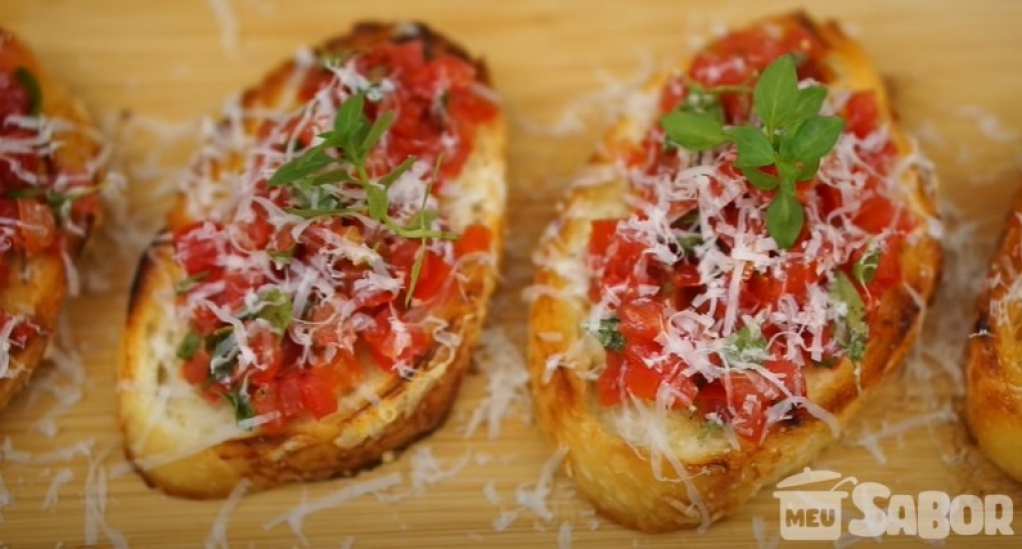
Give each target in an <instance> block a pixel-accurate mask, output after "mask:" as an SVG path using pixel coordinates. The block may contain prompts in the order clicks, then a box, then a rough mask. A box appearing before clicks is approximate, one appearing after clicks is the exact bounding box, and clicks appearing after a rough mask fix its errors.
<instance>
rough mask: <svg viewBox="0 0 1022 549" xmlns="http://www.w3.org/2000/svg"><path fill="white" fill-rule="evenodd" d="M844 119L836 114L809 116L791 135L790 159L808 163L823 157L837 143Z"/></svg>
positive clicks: (843, 125) (843, 126)
mask: <svg viewBox="0 0 1022 549" xmlns="http://www.w3.org/2000/svg"><path fill="white" fill-rule="evenodd" d="M844 129H845V121H844V120H843V119H841V118H840V117H838V116H827V117H823V118H810V119H809V120H806V121H805V123H803V124H802V125H801V126H800V127H799V129H798V131H797V132H795V134H794V135H793V136H792V137H791V142H790V148H789V151H788V153H789V156H790V158H791V159H794V160H798V161H801V162H806V163H810V162H813V161H816V160H819V159H821V158H823V156H824V155H826V154H827V153H828V152H830V150H831V149H833V148H834V145H836V144H837V140H838V138H840V137H841V132H842V131H844Z"/></svg>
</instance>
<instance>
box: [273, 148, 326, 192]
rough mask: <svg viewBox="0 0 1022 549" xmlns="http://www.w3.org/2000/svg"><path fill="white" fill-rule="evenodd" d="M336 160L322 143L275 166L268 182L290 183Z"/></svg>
mask: <svg viewBox="0 0 1022 549" xmlns="http://www.w3.org/2000/svg"><path fill="white" fill-rule="evenodd" d="M336 161H337V159H335V158H333V157H332V156H330V155H329V154H327V152H326V149H325V148H324V147H323V146H322V145H320V146H316V147H313V148H311V149H309V150H307V151H305V152H304V153H303V154H302V155H301V156H299V157H297V158H293V159H291V161H289V162H287V163H285V164H284V165H282V166H281V167H279V168H277V171H275V172H273V175H272V176H270V181H269V183H270V185H273V186H274V187H280V186H283V185H287V184H291V183H294V182H296V181H297V180H299V179H303V178H305V177H308V176H310V175H313V174H315V173H316V172H318V171H320V170H322V169H323V168H325V167H327V166H329V165H330V164H332V163H334V162H336Z"/></svg>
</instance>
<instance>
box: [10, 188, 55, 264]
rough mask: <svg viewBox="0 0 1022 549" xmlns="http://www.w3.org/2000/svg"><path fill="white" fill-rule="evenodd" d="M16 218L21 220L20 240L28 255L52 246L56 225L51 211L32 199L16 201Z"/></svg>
mask: <svg viewBox="0 0 1022 549" xmlns="http://www.w3.org/2000/svg"><path fill="white" fill-rule="evenodd" d="M18 216H19V217H20V218H21V225H20V227H19V228H20V230H21V238H22V242H23V244H24V246H25V250H26V251H28V252H29V253H34V252H41V251H43V250H45V249H47V248H49V247H50V246H52V245H53V243H54V241H55V240H56V237H57V225H56V221H55V220H54V219H53V210H51V209H50V207H49V206H47V205H46V204H43V203H42V202H39V201H38V200H34V199H21V200H18Z"/></svg>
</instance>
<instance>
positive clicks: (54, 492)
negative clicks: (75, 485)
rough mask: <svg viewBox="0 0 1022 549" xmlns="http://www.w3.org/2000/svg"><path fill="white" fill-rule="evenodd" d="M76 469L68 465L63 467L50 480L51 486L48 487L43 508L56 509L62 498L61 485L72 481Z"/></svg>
mask: <svg viewBox="0 0 1022 549" xmlns="http://www.w3.org/2000/svg"><path fill="white" fill-rule="evenodd" d="M74 477H75V474H74V471H72V470H71V469H68V468H67V467H62V468H61V469H60V470H59V471H57V474H56V475H54V476H53V479H51V480H50V487H49V488H47V489H46V497H45V498H44V499H43V505H42V509H43V510H44V511H45V510H47V509H54V508H55V507H56V505H57V501H58V500H59V499H60V487H61V486H63V485H65V484H67V483H68V482H71V480H72V479H74Z"/></svg>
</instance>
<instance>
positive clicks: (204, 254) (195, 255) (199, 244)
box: [174, 221, 223, 276]
mask: <svg viewBox="0 0 1022 549" xmlns="http://www.w3.org/2000/svg"><path fill="white" fill-rule="evenodd" d="M221 230H222V227H221V226H220V224H218V223H213V222H211V221H204V222H198V223H193V224H191V225H188V226H187V227H185V228H183V229H181V230H179V231H178V232H177V233H176V234H175V235H174V246H175V249H176V252H177V254H176V255H177V260H178V262H179V263H180V265H181V266H182V267H183V268H184V270H185V274H187V275H188V276H194V275H197V274H200V273H208V272H209V271H211V270H212V269H214V268H215V267H217V259H218V258H219V256H220V253H221V252H220V250H219V249H218V248H219V247H220V246H219V245H221V244H222V243H223V235H222V233H221Z"/></svg>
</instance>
